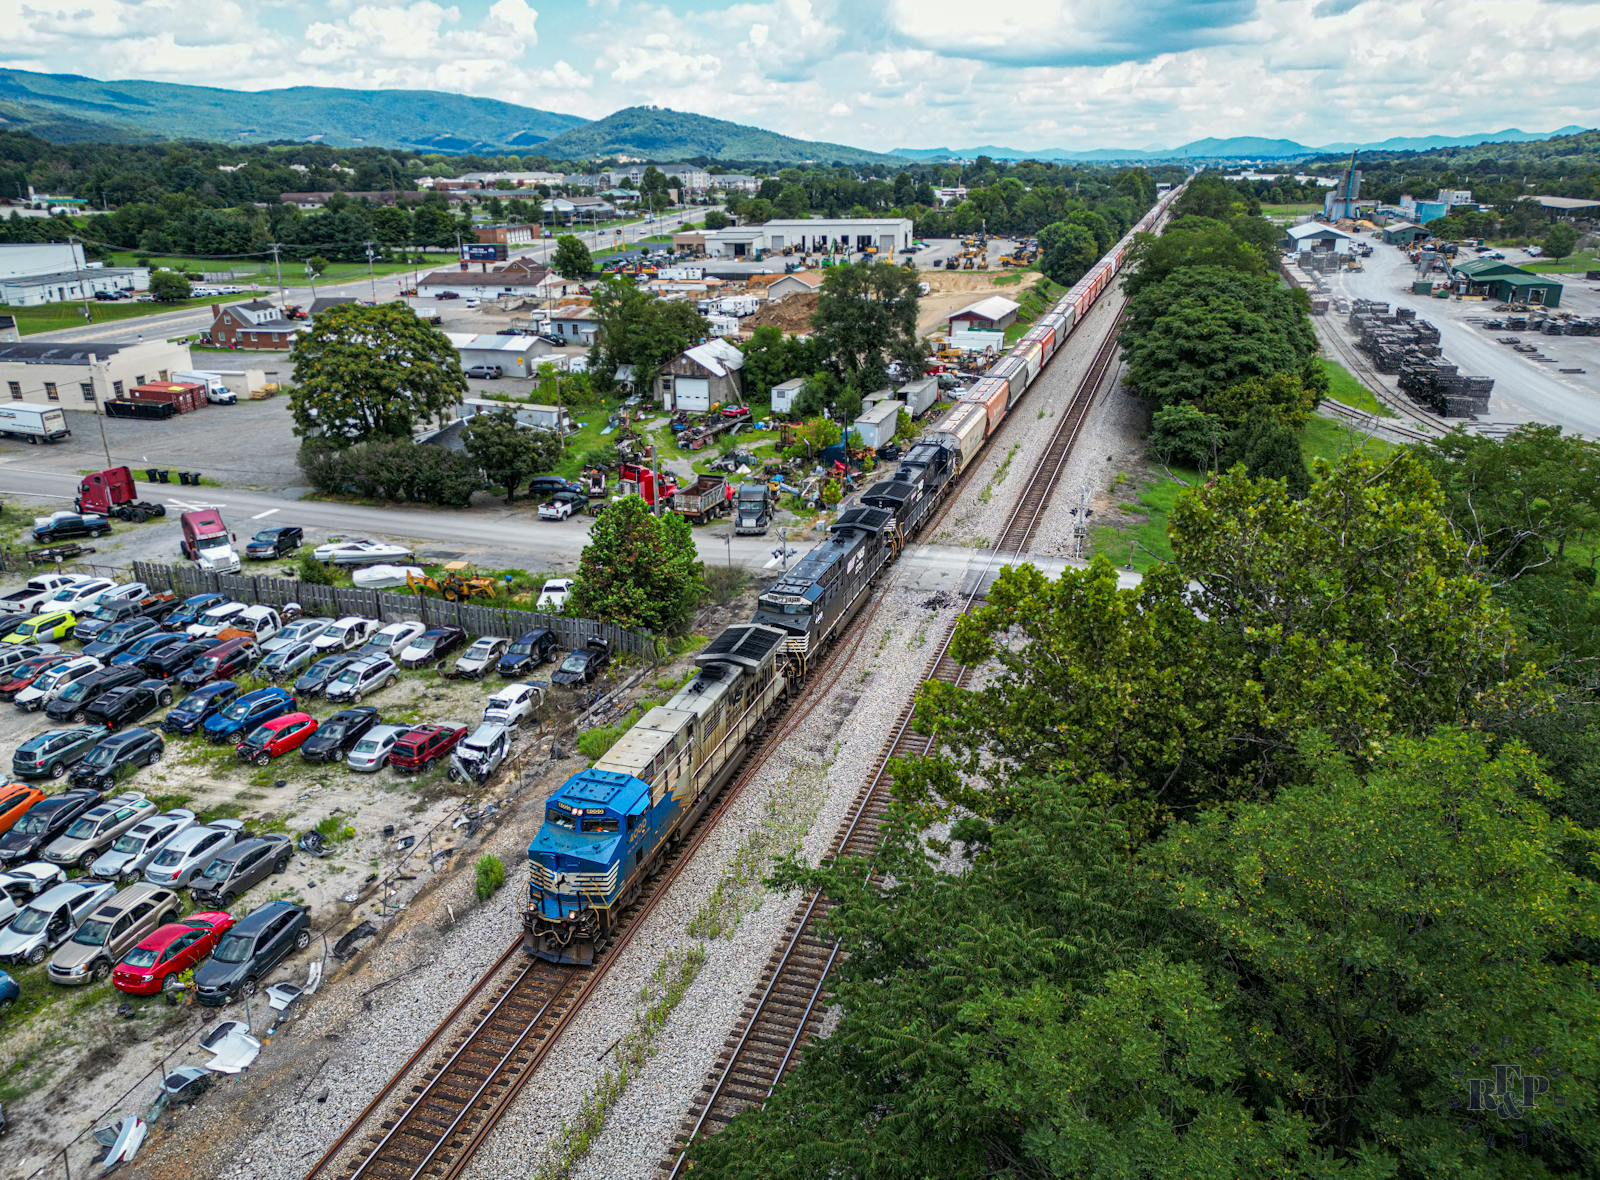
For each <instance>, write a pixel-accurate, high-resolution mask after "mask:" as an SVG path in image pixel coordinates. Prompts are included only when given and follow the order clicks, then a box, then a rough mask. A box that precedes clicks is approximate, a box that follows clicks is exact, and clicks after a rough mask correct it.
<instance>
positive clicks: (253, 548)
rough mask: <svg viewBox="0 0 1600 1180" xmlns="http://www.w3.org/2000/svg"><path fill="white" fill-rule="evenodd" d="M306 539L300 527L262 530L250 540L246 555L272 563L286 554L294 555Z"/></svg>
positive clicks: (290, 525)
mask: <svg viewBox="0 0 1600 1180" xmlns="http://www.w3.org/2000/svg"><path fill="white" fill-rule="evenodd" d="M305 539H306V533H305V530H304V529H302V528H301V527H300V526H299V525H294V524H284V525H279V526H278V527H277V528H274V529H262V530H261V531H260V532H259V533H257V534H256V535H255V536H253V537H251V538H250V543H249V544H248V545H246V546H245V547H244V555H245V556H246V557H253V558H255V559H256V560H257V561H270V560H272V559H273V558H274V557H282V556H283V555H284V554H285V553H293V552H294V551H295V550H296V549H298V548H300V546H301V545H303V544H305Z"/></svg>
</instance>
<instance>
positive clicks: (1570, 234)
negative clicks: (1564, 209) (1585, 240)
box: [1539, 221, 1578, 259]
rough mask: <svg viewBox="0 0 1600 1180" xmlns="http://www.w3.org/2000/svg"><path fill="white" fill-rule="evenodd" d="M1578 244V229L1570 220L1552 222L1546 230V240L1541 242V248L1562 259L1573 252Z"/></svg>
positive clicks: (1552, 256) (1551, 255)
mask: <svg viewBox="0 0 1600 1180" xmlns="http://www.w3.org/2000/svg"><path fill="white" fill-rule="evenodd" d="M1577 245H1578V231H1577V230H1576V229H1574V228H1573V225H1572V223H1571V222H1570V221H1556V222H1552V223H1551V225H1550V228H1549V229H1547V230H1545V232H1544V240H1543V241H1542V242H1540V243H1539V248H1540V249H1541V250H1543V251H1544V252H1545V253H1546V254H1548V255H1549V256H1550V257H1551V258H1556V259H1561V258H1565V257H1566V256H1567V255H1568V254H1571V253H1572V251H1573V250H1574V249H1576V248H1577Z"/></svg>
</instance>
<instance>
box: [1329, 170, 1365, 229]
mask: <svg viewBox="0 0 1600 1180" xmlns="http://www.w3.org/2000/svg"><path fill="white" fill-rule="evenodd" d="M1360 196H1361V170H1360V169H1359V168H1357V167H1356V161H1355V156H1354V155H1352V156H1351V157H1350V167H1348V168H1346V169H1345V170H1344V171H1343V172H1341V173H1339V182H1338V183H1337V184H1336V185H1334V186H1333V188H1331V189H1330V190H1328V192H1327V193H1325V194H1323V198H1322V215H1323V216H1324V217H1326V218H1327V219H1328V220H1329V221H1349V220H1354V219H1355V218H1357V217H1360V216H1361V211H1360V209H1359V208H1357V200H1358V198H1359V197H1360Z"/></svg>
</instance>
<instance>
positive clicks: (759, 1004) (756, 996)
mask: <svg viewBox="0 0 1600 1180" xmlns="http://www.w3.org/2000/svg"><path fill="white" fill-rule="evenodd" d="M1121 322H1122V316H1121V314H1120V313H1119V314H1118V316H1117V318H1116V320H1114V321H1113V323H1112V325H1111V327H1110V329H1109V330H1108V332H1107V335H1106V339H1105V341H1104V342H1103V343H1102V344H1101V346H1100V348H1099V349H1098V350H1097V351H1096V353H1095V356H1094V358H1093V360H1092V361H1091V362H1090V365H1089V370H1088V372H1087V373H1085V375H1084V378H1083V380H1082V381H1081V382H1079V385H1078V388H1077V391H1076V392H1075V393H1074V394H1073V399H1072V401H1071V403H1070V404H1069V405H1068V407H1067V410H1066V412H1065V413H1064V414H1063V415H1062V418H1061V421H1060V422H1059V423H1058V424H1057V427H1056V432H1055V435H1054V436H1053V437H1052V439H1051V442H1050V446H1049V447H1048V448H1047V449H1046V450H1045V452H1044V454H1043V455H1041V456H1040V458H1039V461H1038V462H1037V463H1036V464H1035V465H1034V468H1033V471H1032V472H1031V473H1030V474H1029V478H1028V482H1027V483H1026V484H1025V485H1024V488H1023V491H1022V493H1021V495H1020V496H1019V497H1018V500H1017V503H1016V506H1015V507H1014V508H1013V509H1012V511H1011V514H1010V516H1009V518H1008V519H1007V521H1006V524H1005V526H1004V528H1002V530H1001V537H1002V539H1003V540H1004V539H1008V538H1014V539H1015V540H1016V544H1015V546H1014V547H1010V548H1008V547H1007V546H1006V545H1005V544H1004V543H1002V544H1001V545H999V546H996V547H995V548H994V549H993V550H991V556H990V558H989V564H990V566H991V567H992V566H993V564H994V562H995V560H996V559H997V558H999V557H1000V556H1001V554H1003V553H1017V552H1024V551H1025V548H1026V545H1027V544H1028V543H1029V542H1031V540H1032V538H1033V535H1034V532H1035V531H1036V530H1037V528H1038V524H1039V521H1040V520H1041V519H1042V518H1043V515H1044V513H1045V511H1046V510H1047V508H1048V505H1049V503H1050V500H1051V497H1052V495H1053V494H1054V492H1055V489H1056V485H1057V484H1058V483H1059V482H1060V479H1061V473H1062V472H1063V471H1064V470H1065V467H1066V460H1067V456H1068V455H1069V454H1070V453H1071V450H1072V445H1073V443H1075V442H1076V441H1077V438H1078V434H1079V433H1080V432H1081V430H1082V428H1083V422H1084V420H1085V418H1087V416H1088V413H1089V410H1090V409H1091V408H1092V407H1093V405H1094V402H1095V399H1096V397H1097V396H1098V393H1099V390H1100V387H1101V384H1102V382H1103V381H1104V379H1105V376H1106V374H1107V372H1109V371H1110V369H1111V366H1112V362H1113V360H1114V359H1115V357H1116V351H1117V329H1118V326H1119V325H1120V324H1121ZM985 580H986V578H983V577H980V578H979V579H978V580H977V582H976V584H975V586H976V587H982V586H983V584H984V582H985ZM978 596H979V589H977V588H975V589H974V590H973V591H972V593H971V594H969V595H968V597H967V600H966V602H965V604H964V605H963V607H962V614H963V615H964V614H966V613H967V612H968V611H970V610H971V609H972V607H973V606H974V604H975V603H976V602H977V600H978ZM954 638H955V625H954V624H952V625H951V627H950V629H949V630H948V631H947V632H946V633H945V636H944V641H943V642H942V643H941V644H940V645H939V650H938V654H937V655H935V656H934V658H933V660H932V662H931V663H930V664H929V666H928V669H927V672H926V674H925V675H924V677H923V682H924V683H926V682H928V681H934V680H938V681H943V682H945V683H947V684H954V685H957V686H960V685H961V684H963V683H964V682H965V680H966V677H967V669H966V668H965V667H963V666H962V665H960V664H958V663H957V662H956V661H955V659H954V658H953V657H952V656H951V655H950V645H951V642H952V641H953V640H954ZM915 713H916V700H915V698H914V697H913V699H912V700H911V701H908V702H907V703H906V705H905V706H904V707H903V708H902V709H901V710H900V713H899V716H898V717H896V719H895V722H894V736H893V737H892V738H890V740H889V741H888V742H886V743H885V744H884V746H883V748H882V749H881V750H880V751H879V752H878V756H877V758H876V760H875V761H874V763H873V768H872V773H871V774H870V775H869V776H868V778H867V782H866V785H865V786H863V787H862V788H861V791H860V792H859V793H858V794H857V796H856V798H855V800H854V801H853V802H852V804H851V807H850V811H849V814H848V817H847V818H846V819H845V821H844V824H843V825H842V826H841V827H840V829H839V831H838V833H837V834H836V835H835V836H834V839H833V844H832V845H831V847H830V848H829V850H828V856H829V857H830V858H837V857H840V856H852V857H865V856H869V855H871V854H872V853H873V852H874V851H875V850H876V849H877V847H878V841H879V835H880V832H881V829H882V824H883V818H884V816H885V814H886V813H887V812H888V810H889V806H890V804H891V802H893V794H892V791H891V782H892V780H891V778H890V775H889V773H888V770H889V765H890V763H891V761H892V760H893V759H895V758H900V757H907V756H912V757H915V756H926V755H928V754H931V753H932V752H933V749H934V746H935V743H936V742H937V740H938V739H937V736H936V735H933V734H920V733H917V732H916V731H915V730H914V729H913V728H912V721H913V719H914V716H915ZM829 908H830V907H829V903H828V900H827V897H826V895H824V894H823V893H822V892H821V891H817V892H814V893H812V894H811V895H810V896H808V897H805V898H802V899H801V900H800V901H799V903H798V904H797V905H796V906H795V910H794V913H793V914H792V915H790V918H789V921H788V924H787V925H786V927H785V929H784V933H783V937H782V939H781V940H780V942H779V944H778V946H777V948H776V949H775V950H774V951H773V953H772V956H771V958H770V959H769V960H768V961H767V964H766V966H765V967H764V968H763V970H762V973H761V976H760V977H759V979H758V980H757V981H756V990H755V991H754V992H753V993H752V994H751V996H750V998H749V999H748V1000H747V1001H746V1003H745V1006H744V1009H743V1012H742V1013H741V1015H740V1019H739V1025H738V1027H737V1028H736V1029H735V1030H734V1032H733V1033H732V1034H730V1035H729V1037H728V1039H727V1040H726V1041H725V1042H724V1043H723V1047H722V1051H721V1053H720V1054H719V1055H718V1058H717V1060H716V1062H715V1064H714V1065H713V1066H712V1068H711V1071H710V1074H709V1075H708V1077H707V1080H706V1084H705V1085H704V1086H703V1087H702V1089H701V1093H700V1096H699V1097H698V1098H697V1099H696V1100H695V1102H694V1104H693V1105H692V1106H691V1108H690V1110H689V1112H688V1114H687V1115H685V1117H684V1119H683V1122H682V1124H681V1125H680V1127H679V1130H678V1134H677V1136H676V1140H675V1143H674V1146H673V1149H672V1151H671V1153H670V1154H669V1156H668V1157H667V1159H665V1160H663V1161H662V1163H661V1164H660V1167H659V1172H660V1174H661V1176H662V1177H664V1180H677V1177H679V1176H680V1175H682V1174H683V1171H684V1169H685V1167H686V1165H687V1161H688V1155H687V1148H688V1146H689V1144H690V1143H692V1142H693V1141H694V1140H695V1139H697V1138H701V1137H704V1136H709V1135H714V1134H716V1133H717V1132H718V1131H720V1130H722V1129H723V1128H724V1127H725V1126H727V1125H728V1123H730V1122H732V1121H733V1119H734V1118H735V1117H736V1116H737V1115H738V1114H739V1113H740V1112H741V1111H743V1110H745V1109H746V1108H748V1107H750V1106H760V1105H762V1104H763V1103H765V1102H766V1100H767V1099H768V1098H769V1097H770V1096H771V1095H772V1092H773V1090H774V1089H776V1088H777V1086H778V1083H779V1082H781V1081H782V1080H783V1076H784V1074H785V1073H787V1072H788V1071H789V1070H790V1069H792V1068H793V1067H794V1066H795V1065H796V1064H797V1063H798V1061H799V1057H800V1050H801V1049H802V1048H804V1047H805V1044H806V1042H807V1041H809V1040H810V1039H811V1038H812V1037H813V1036H815V1035H816V1032H817V1027H818V1025H819V1023H820V1022H821V1020H822V1018H823V1015H824V1014H825V1012H826V1007H827V997H828V992H827V981H828V976H829V974H830V973H831V972H832V970H833V966H834V964H835V963H836V962H837V961H838V959H839V955H840V948H839V944H838V943H837V942H836V941H834V940H833V939H831V938H829V937H827V936H826V934H825V933H824V932H823V930H822V924H823V922H824V920H825V919H826V918H827V916H828V911H829Z"/></svg>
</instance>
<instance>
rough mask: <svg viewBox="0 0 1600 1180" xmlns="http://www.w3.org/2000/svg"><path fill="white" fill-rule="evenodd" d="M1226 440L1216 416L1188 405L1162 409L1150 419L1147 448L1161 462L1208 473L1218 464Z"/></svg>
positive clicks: (1221, 424) (1180, 404)
mask: <svg viewBox="0 0 1600 1180" xmlns="http://www.w3.org/2000/svg"><path fill="white" fill-rule="evenodd" d="M1225 441H1226V437H1225V431H1224V429H1223V423H1222V422H1221V421H1220V420H1219V419H1218V418H1217V417H1216V415H1214V414H1207V413H1206V412H1204V411H1203V410H1201V409H1200V407H1198V406H1193V405H1190V404H1189V403H1187V402H1179V403H1178V404H1176V405H1172V406H1163V407H1162V408H1161V409H1159V410H1157V411H1156V412H1155V413H1154V414H1152V415H1151V417H1150V437H1149V440H1148V443H1147V445H1148V446H1149V448H1150V453H1151V454H1153V455H1155V456H1156V457H1157V458H1158V459H1160V460H1161V461H1162V462H1163V463H1175V464H1179V465H1181V466H1184V467H1194V468H1198V469H1199V470H1201V471H1207V470H1210V469H1211V468H1213V467H1216V466H1217V465H1218V461H1219V459H1220V456H1221V454H1222V450H1223V446H1224V443H1225Z"/></svg>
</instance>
